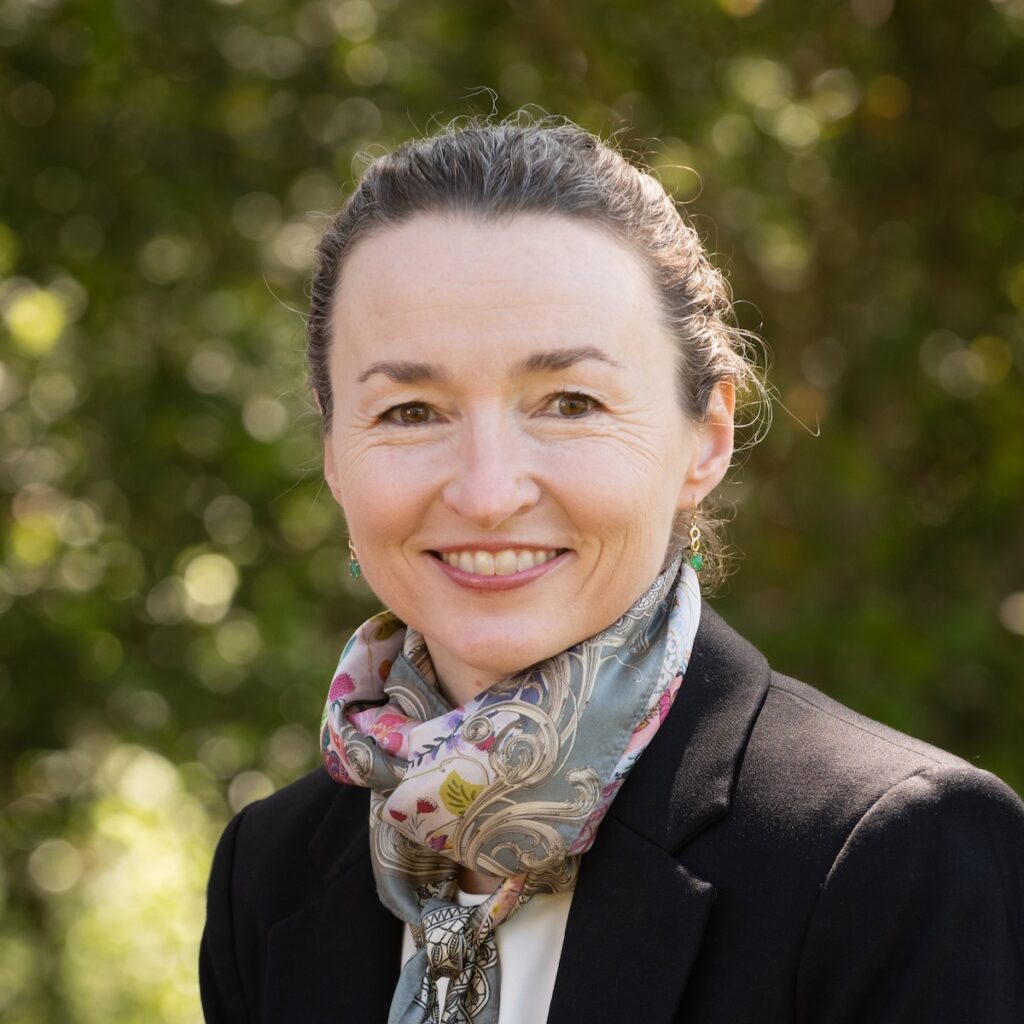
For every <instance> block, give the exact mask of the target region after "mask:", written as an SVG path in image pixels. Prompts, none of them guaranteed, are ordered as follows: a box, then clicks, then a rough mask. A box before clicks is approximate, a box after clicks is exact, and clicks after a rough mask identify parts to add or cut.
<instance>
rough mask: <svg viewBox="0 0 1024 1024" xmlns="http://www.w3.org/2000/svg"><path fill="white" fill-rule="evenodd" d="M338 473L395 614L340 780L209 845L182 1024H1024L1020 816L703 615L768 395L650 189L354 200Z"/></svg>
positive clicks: (479, 184) (474, 171) (689, 240)
mask: <svg viewBox="0 0 1024 1024" xmlns="http://www.w3.org/2000/svg"><path fill="white" fill-rule="evenodd" d="M318 255H319V263H318V267H317V270H316V274H315V277H314V281H313V288H312V308H311V312H310V317H309V325H308V331H309V361H310V367H311V381H312V385H313V390H314V393H315V395H316V398H317V401H318V404H319V407H320V410H321V413H322V416H323V432H324V467H325V476H326V479H327V482H328V484H329V486H330V489H331V492H332V494H333V495H334V497H335V499H336V500H337V501H338V503H339V505H340V506H341V507H342V509H343V510H344V513H345V518H346V520H347V523H348V526H349V531H350V536H351V545H352V562H351V569H352V571H353V573H354V574H358V575H361V576H362V577H364V578H365V580H366V582H367V583H368V584H369V586H370V587H371V588H372V589H373V591H374V593H375V594H376V595H377V596H378V597H379V598H380V600H381V601H382V603H383V604H384V605H385V606H386V607H387V608H388V609H389V612H387V613H385V614H383V615H381V616H378V617H375V618H374V619H371V620H370V621H369V622H368V623H366V624H364V625H363V626H362V627H360V628H359V629H358V630H357V631H356V633H355V634H354V636H353V638H352V640H351V641H350V642H349V644H348V646H347V647H346V649H345V651H344V653H343V654H342V657H341V661H340V664H339V666H338V670H337V671H336V673H335V675H334V678H333V680H332V682H331V685H330V690H329V693H328V700H327V706H326V709H325V713H324V721H323V731H322V741H323V753H324V763H325V767H326V769H327V770H326V771H323V770H320V771H317V772H314V773H313V774H312V775H310V776H307V777H306V778H304V779H301V780H299V781H298V782H296V783H295V784H293V785H292V786H289V787H287V788H286V789H284V790H282V791H281V792H279V793H277V794H276V795H274V796H272V797H271V798H269V799H268V800H265V801H262V802H260V803H257V804H254V805H252V806H250V807H248V808H246V810H244V811H243V812H242V813H241V814H239V815H238V816H237V817H236V818H235V820H234V821H233V822H232V823H231V824H230V826H229V827H228V829H227V830H226V832H225V834H224V837H223V838H222V840H221V843H220V846H219V848H218V852H217V855H216V858H215V862H214V867H213V873H212V877H211V882H210V904H209V916H208V921H207V928H206V932H205V935H204V940H203V947H202V954H201V972H202V994H203V1002H204V1007H205V1012H206V1015H207V1019H208V1020H209V1021H211V1022H214V1021H257V1020H259V1021H289V1022H295V1021H301V1022H314V1021H324V1022H326V1021H332V1022H341V1021H344V1022H382V1021H385V1020H387V1021H391V1022H393V1024H419V1022H423V1021H460V1022H462V1021H467V1022H468V1021H474V1022H479V1024H484V1022H486V1024H494V1022H499V1021H500V1022H501V1024H511V1022H539V1021H543V1020H545V1019H546V1020H549V1021H553V1022H562V1021H620V1020H625V1019H630V1020H637V1021H644V1022H657V1021H700V1022H703V1024H708V1022H712V1024H713V1022H719V1021H720V1022H723V1024H724V1022H729V1024H736V1022H741V1021H742V1022H746V1021H768V1022H774V1024H777V1022H785V1021H808V1022H810V1021H814V1022H854V1021H856V1022H864V1021H903V1022H906V1021H915V1022H916V1021H986V1022H1003V1021H1005V1022H1010V1021H1015V1022H1016V1021H1020V1020H1022V1019H1024V806H1022V804H1021V802H1020V801H1019V800H1018V799H1017V797H1016V796H1015V795H1014V794H1013V793H1012V792H1011V791H1010V790H1009V789H1008V788H1007V787H1006V786H1005V785H1003V784H1002V783H1001V782H999V780H997V779H996V778H994V777H993V776H991V775H989V774H988V773H985V772H982V771H979V770H977V769H975V768H973V767H971V766H970V765H968V764H966V763H965V762H963V761H961V760H960V759H958V758H956V757H954V756H952V755H950V754H947V753H945V752H943V751H940V750H937V749H935V748H933V747H930V746H928V745H926V744H924V743H921V742H918V741H916V740H913V739H910V738H909V737H906V736H903V735H900V734H899V733H896V732H894V731H892V730H890V729H887V728H886V727H885V726H883V725H880V724H878V723H875V722H872V721H869V720H867V719H864V718H862V717H861V716H859V715H857V714H855V713H854V712H852V711H850V710H848V709H846V708H844V707H842V706H841V705H839V704H837V703H835V702H834V701H831V700H829V699H828V698H827V697H825V696H823V695H822V694H820V693H818V692H817V691H815V690H813V689H811V688H810V687H808V686H806V685H805V684H803V683H801V682H798V681H796V680H794V679H790V678H787V677H785V676H783V675H780V674H778V673H776V672H773V671H772V670H771V669H770V667H769V666H768V664H767V662H766V661H765V659H764V657H763V656H762V655H761V654H760V653H759V652H758V651H757V650H755V649H754V648H753V647H752V646H751V645H750V644H749V643H747V642H746V641H745V640H744V639H743V638H742V637H740V636H739V635H737V634H736V633H735V632H734V631H733V630H732V629H731V628H730V627H729V626H728V625H727V624H726V623H725V622H723V621H722V619H721V618H719V616H718V615H717V614H716V613H715V612H714V611H712V610H711V609H710V608H709V607H708V606H707V605H706V604H704V603H702V601H701V599H700V590H699V587H698V579H701V580H706V579H707V578H708V574H709V572H711V571H713V570H714V568H715V554H716V549H715V545H714V544H713V543H712V536H711V531H710V530H709V523H708V520H707V518H706V516H705V514H704V513H703V512H702V511H701V508H702V503H704V504H705V505H706V499H707V497H708V495H709V494H710V493H711V492H712V491H713V490H714V488H715V487H716V485H717V484H718V483H719V482H720V481H721V480H722V478H723V476H724V474H725V472H726V470H727V468H728V465H729V462H730V458H731V456H732V452H733V422H734V415H735V406H736V395H737V392H740V393H746V392H749V391H750V389H751V387H754V388H755V390H756V387H757V378H756V374H755V373H754V371H753V370H752V368H751V366H750V364H749V363H748V361H747V359H746V356H745V350H744V346H743V344H742V339H741V337H740V336H739V334H738V332H737V331H735V330H734V329H733V328H731V327H730V326H729V325H728V319H727V318H728V316H729V312H730V303H729V300H728V296H727V292H726V288H725V285H724V283H723V281H722V278H721V277H720V275H719V274H718V273H717V272H716V271H715V270H714V269H713V268H712V267H711V265H710V263H709V261H708V259H707V256H706V254H705V253H704V252H703V250H702V248H701V246H700V243H699V241H698V240H697V238H696V235H695V234H694V232H693V230H692V228H691V227H690V226H689V225H688V224H686V223H685V222H684V221H683V220H682V219H681V217H680V215H679V213H678V212H677V210H676V208H675V206H674V204H673V203H672V201H671V200H670V199H669V198H668V197H667V196H666V195H665V193H664V191H663V190H662V188H661V186H660V185H659V184H658V183H657V182H656V181H655V180H654V179H653V178H651V177H650V176H648V175H646V174H644V173H642V172H641V171H639V170H637V169H635V168H633V167H632V166H631V165H629V164H628V163H627V162H626V161H625V160H624V159H623V158H622V157H621V156H620V155H619V154H617V153H616V152H615V151H613V150H612V149H611V148H609V147H608V146H606V145H605V144H603V143H601V142H599V141H598V140H596V139H594V138H593V137H592V136H590V135H588V134H586V133H585V132H583V131H582V130H580V129H578V128H576V127H575V126H573V125H571V124H564V123H559V124H552V123H543V124H527V125H524V124H521V123H505V124H486V123H485V124H472V125H470V126H468V127H466V128H464V129H462V130H451V131H445V132H442V133H441V134H440V135H439V136H436V137H434V138H430V139H426V140H422V141H415V142H411V143H408V144H406V145H405V146H403V147H401V148H400V149H399V150H397V151H396V152H395V153H393V154H391V155H390V156H385V157H382V158H381V159H379V160H377V161H376V162H375V163H374V164H372V165H371V166H370V168H369V169H368V170H367V172H366V174H365V176H364V177H363V179H362V181H361V183H360V184H359V186H358V187H357V189H356V191H355V194H354V195H353V196H352V197H351V199H350V200H349V201H348V203H347V204H346V206H345V207H344V209H343V210H342V211H341V212H340V213H339V214H338V215H337V216H336V217H335V218H334V220H333V221H332V222H331V223H330V225H329V226H328V228H327V230H326V232H325V233H324V236H323V239H322V241H321V243H320V247H319V252H318Z"/></svg>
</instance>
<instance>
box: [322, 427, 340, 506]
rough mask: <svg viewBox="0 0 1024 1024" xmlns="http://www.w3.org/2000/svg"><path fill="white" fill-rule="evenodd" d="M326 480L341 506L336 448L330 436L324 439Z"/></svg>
mask: <svg viewBox="0 0 1024 1024" xmlns="http://www.w3.org/2000/svg"><path fill="white" fill-rule="evenodd" d="M324 479H325V480H326V481H327V486H328V487H329V488H330V489H331V494H333V495H334V500H335V501H336V502H337V503H338V504H339V505H341V504H342V502H341V485H340V483H339V481H338V464H337V462H336V461H335V458H334V448H333V446H332V445H331V436H330V434H328V435H327V436H326V437H325V438H324ZM342 507H344V506H342Z"/></svg>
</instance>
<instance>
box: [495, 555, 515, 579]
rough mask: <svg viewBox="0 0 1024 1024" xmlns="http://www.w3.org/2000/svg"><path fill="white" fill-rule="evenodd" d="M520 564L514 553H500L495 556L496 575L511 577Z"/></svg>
mask: <svg viewBox="0 0 1024 1024" xmlns="http://www.w3.org/2000/svg"><path fill="white" fill-rule="evenodd" d="M518 564H519V562H518V559H517V558H516V553H515V552H514V551H499V552H498V553H497V554H496V555H495V556H494V575H495V576H511V575H512V573H514V572H515V571H516V566H517V565H518Z"/></svg>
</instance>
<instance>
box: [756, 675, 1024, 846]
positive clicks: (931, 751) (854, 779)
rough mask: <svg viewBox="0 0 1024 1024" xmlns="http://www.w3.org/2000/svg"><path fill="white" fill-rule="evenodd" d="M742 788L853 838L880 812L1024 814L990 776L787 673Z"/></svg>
mask: <svg viewBox="0 0 1024 1024" xmlns="http://www.w3.org/2000/svg"><path fill="white" fill-rule="evenodd" d="M741 786H742V790H743V793H745V794H746V795H748V796H750V797H753V798H754V801H753V802H754V803H755V804H760V805H762V806H763V809H764V810H765V811H766V812H767V813H769V814H770V815H771V816H772V818H773V819H774V820H775V821H777V822H789V823H790V824H791V825H797V824H802V825H806V826H808V827H813V829H814V830H815V831H816V832H817V833H819V834H820V833H821V832H822V830H823V829H825V828H827V827H830V830H834V833H835V834H836V835H848V834H849V833H850V832H851V831H852V830H853V829H854V828H855V827H856V826H857V824H858V823H859V822H860V820H861V818H862V817H864V816H865V815H867V814H869V813H871V812H873V813H874V814H876V815H880V816H882V818H887V817H889V816H898V815H901V814H907V813H910V812H911V811H914V812H915V813H918V814H923V815H927V814H928V813H935V812H936V811H937V809H939V808H941V813H942V815H943V817H944V819H945V821H946V822H947V823H948V822H949V821H950V816H952V815H955V814H964V813H966V812H968V811H969V809H970V808H971V807H972V806H976V807H978V808H982V807H996V806H1001V807H1004V808H1006V809H1007V810H1008V811H1010V812H1012V813H1018V812H1019V813H1022V814H1024V806H1022V805H1021V802H1020V800H1019V798H1018V797H1017V795H1016V794H1015V793H1014V792H1013V791H1012V790H1011V789H1010V788H1009V787H1008V786H1006V785H1005V784H1004V783H1003V782H1001V781H1000V780H999V779H998V778H996V777H995V776H994V775H992V774H991V773H989V772H986V771H983V770H981V769H979V768H976V767H975V766H973V765H971V764H970V763H969V762H967V761H965V760H963V759H962V758H960V757H957V756H956V755H955V754H951V753H949V752H948V751H945V750H942V749H940V748H939V747H936V746H933V745H932V744H930V743H926V742H924V741H922V740H918V739H915V738H914V737H912V736H908V735H906V734H905V733H902V732H899V731H897V730H896V729H892V728H890V727H888V726H886V725H884V724H882V723H881V722H877V721H874V720H873V719H870V718H867V717H866V716H864V715H861V714H858V713H857V712H856V711H853V710H852V709H850V708H848V707H846V706H845V705H843V704H840V703H839V702H838V701H836V700H833V699H831V698H830V697H828V696H826V695H825V694H823V693H821V692H820V691H818V690H816V689H815V688H814V687H812V686H809V685H807V684H806V683H803V682H800V681H799V680H796V679H792V678H790V677H789V676H785V675H782V674H780V673H778V672H773V673H772V676H771V681H770V684H769V686H768V690H767V693H766V696H765V701H764V704H763V706H762V708H761V711H760V713H759V715H758V717H757V721H756V723H755V725H754V728H753V730H752V732H751V735H750V740H749V743H748V746H747V751H746V754H745V757H744V765H743V769H742V772H741ZM928 808H931V809H932V810H931V812H929V811H928Z"/></svg>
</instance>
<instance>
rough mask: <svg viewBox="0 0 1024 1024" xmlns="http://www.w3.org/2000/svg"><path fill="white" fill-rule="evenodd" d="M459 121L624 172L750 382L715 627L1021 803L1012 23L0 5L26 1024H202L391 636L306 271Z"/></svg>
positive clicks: (592, 6) (591, 10) (11, 766)
mask: <svg viewBox="0 0 1024 1024" xmlns="http://www.w3.org/2000/svg"><path fill="white" fill-rule="evenodd" d="M484 87H485V88H488V89H491V90H493V91H494V95H495V100H494V106H495V108H496V111H497V113H499V114H506V113H509V112H511V111H513V110H515V109H516V108H518V107H520V106H521V105H524V104H527V105H528V104H537V105H538V106H539V107H540V108H543V109H544V110H548V111H551V112H555V113H561V114H566V115H569V116H570V117H572V118H574V119H575V120H577V121H579V122H580V123H582V124H583V125H584V126H585V127H587V128H589V129H592V130H594V131H597V132H599V133H601V134H603V135H609V134H615V136H616V137H617V138H618V140H619V141H620V144H621V145H622V146H623V147H624V148H626V149H627V150H629V151H631V152H634V153H636V154H639V155H640V156H642V158H643V159H645V160H647V161H648V162H649V163H650V164H651V165H652V166H653V167H654V168H655V169H656V171H657V173H658V174H659V176H660V177H661V179H662V180H663V181H664V182H665V184H666V186H667V187H669V188H670V189H671V190H673V191H674V193H675V194H676V195H677V197H678V198H679V199H680V200H681V201H684V202H686V203H687V205H688V208H689V210H690V212H691V215H692V216H693V217H694V218H695V220H696V223H697V225H698V227H699V230H700V233H701V235H702V237H704V238H705V240H706V243H707V245H708V247H709V248H710V249H711V251H712V252H714V253H715V260H716V263H717V264H718V265H719V266H720V267H722V268H723V269H724V270H725V271H726V272H727V274H728V276H729V279H730V281H731V283H732V286H733V289H734V292H735V295H736V298H737V299H738V300H740V302H739V305H738V307H737V316H738V320H739V323H740V324H741V325H742V326H744V327H746V328H748V329H751V330H755V331H757V332H759V333H760V334H761V335H762V336H763V337H764V338H765V340H766V342H767V345H768V347H769V349H770V351H771V353H772V366H771V370H770V380H771V382H772V384H773V385H774V387H775V388H776V389H777V395H778V401H777V403H776V405H775V410H774V411H775V420H774V423H773V425H772V427H771V429H770V431H769V432H768V434H767V436H766V438H765V439H764V440H763V441H762V442H761V443H760V444H758V445H757V446H756V447H754V448H752V449H751V450H750V451H749V453H747V454H746V455H744V456H743V457H742V459H740V460H739V462H740V464H739V466H738V467H737V471H736V472H735V473H734V475H733V481H732V482H731V483H729V484H727V485H726V486H725V487H724V488H723V489H722V495H721V497H722V500H723V502H724V503H725V504H726V506H727V507H729V508H731V509H734V522H733V524H732V526H731V528H730V539H731V541H732V543H733V545H734V546H735V548H736V549H737V550H738V552H739V553H740V555H741V557H740V558H739V559H738V563H737V564H738V569H737V571H736V573H735V574H734V575H733V576H732V577H731V578H730V580H729V582H728V584H727V585H726V587H725V588H723V590H722V592H721V593H720V595H719V596H717V597H716V598H715V599H714V600H715V604H716V607H717V608H718V609H719V610H720V611H721V612H722V613H723V615H724V616H725V617H726V618H727V619H728V620H729V621H730V622H731V623H732V624H733V625H735V626H736V627H737V628H738V629H740V631H741V632H744V633H745V634H746V635H747V636H749V638H750V639H751V640H753V641H754V642H755V643H756V644H758V645H759V646H760V647H761V648H762V649H763V650H764V651H765V653H766V654H767V655H768V656H769V658H770V659H771V660H772V662H773V664H774V665H775V667H777V668H779V669H780V670H782V671H785V672H787V673H789V674H791V675H795V676H798V677H800V678H803V679H805V680H807V681H808V682H810V683H812V684H814V685H816V686H818V687H819V688H820V689H823V690H824V691H826V692H827V693H829V694H831V695H833V696H835V697H836V698H838V699H840V700H842V701H844V702H846V703H848V704H850V705H851V706H853V707H854V708H856V709H858V710H860V711H862V712H864V713H866V714H868V715H871V716H873V717H877V718H880V719H881V720H883V721H885V722H887V723H889V724H890V725H893V726H895V727H897V728H899V729H903V730H906V731H908V732H911V733H913V734H915V735H918V736H921V737H923V738H925V739H928V740H930V741H932V742H934V743H937V744H939V745H941V746H944V747H947V748H949V749H951V750H953V751H955V752H956V753H958V754H960V755H962V756H963V757H965V758H967V759H969V760H970V761H972V762H973V763H975V764H977V765H979V766H981V767H983V768H987V769H990V770H992V771H994V772H996V773H998V774H1000V775H1001V776H1003V777H1004V778H1005V779H1006V780H1007V781H1008V782H1010V783H1011V784H1012V785H1013V786H1015V787H1016V788H1017V789H1018V791H1021V790H1024V744H1022V734H1024V686H1022V682H1024V679H1022V676H1024V534H1022V530H1021V517H1022V507H1024V429H1022V428H1024V386H1022V371H1024V232H1022V215H1021V210H1022V206H1024V3H1022V0H999V2H995V0H993V2H988V0H979V2H970V0H969V2H964V3H957V4H945V5H938V6H937V5H935V4H928V3H925V2H924V0H908V2H901V3H897V4H894V3H892V0H850V2H841V3H840V2H837V3H831V4H807V3H801V4H798V3H795V2H781V0H780V2H773V0H764V2H757V0H719V2H717V3H714V2H710V0H706V2H694V3H681V2H675V3H667V2H659V0H644V2H642V3H636V4H625V3H622V2H610V0H605V2H600V0H597V2H590V3H583V2H572V0H568V2H563V3H558V4H554V3H541V2H534V0H516V2H511V3H489V2H481V3H476V4H469V3H454V2H451V0H446V2H435V0H418V2H412V0H377V2H375V3H369V2H366V0H342V2H334V0H310V2H306V3H298V2H285V0H232V2H228V0H186V2H182V3H169V2H159V0H123V2H118V3H115V2H110V0H89V2H85V0H63V2H62V0H0V133H2V134H0V432H2V439H3V451H2V463H0V489H2V490H3V492H4V498H5V500H4V501H2V502H0V528H2V530H3V534H4V548H3V563H2V566H0V662H2V666H0V806H2V808H3V811H2V822H0V852H2V860H0V912H2V924H0V1015H2V1016H3V1019H4V1020H5V1021H6V1022H10V1024H17V1022H33V1024H34V1022H42V1021H60V1022H64V1021H83V1022H85V1021H93V1020H95V1021H97V1022H99V1021H103V1022H108V1021H110V1020H117V1021H134V1020H139V1021H152V1020H161V1021H165V1022H178V1021H196V1020H198V1019H199V1011H198V1001H197V997H196V992H195V985H196V982H195V968H194V963H195V956H196V945H197V942H198V933H199V930H200V928H201V926H202V917H203V907H202V898H203V895H202V889H203V885H204V883H205V878H206V871H207V869H208V864H209V857H210V854H211V850H212V843H213V842H214V841H215V839H216V836H217V834H218V833H219V830H220V828H221V827H222V825H223V823H224V821H225V820H226V817H227V816H228V815H229V814H230V813H231V811H232V809H238V808H240V807H241V806H243V805H244V804H245V803H247V802H248V801H250V800H252V799H254V798H256V797H259V796H261V795H265V794H266V793H268V792H270V791H271V790H272V789H273V788H274V787H276V786H278V785H281V784H283V783H285V782H287V781H289V780H290V779H292V778H294V777H295V776H296V775H298V774H300V773H301V772H304V771H306V770H308V769H309V768H311V767H313V766H314V765H315V763H316V729H317V725H318V721H319V714H320V709H321V705H322V701H323V699H324V694H325V691H326V685H327V682H328V679H329V675H330V672H331V670H332V669H333V666H334V664H335V660H336V658H337V654H338V652H339V650H340V646H341V642H342V640H343V639H344V637H345V634H346V631H347V630H350V629H351V628H352V627H354V626H355V625H356V624H357V623H358V622H359V621H361V620H362V619H363V618H365V617H366V615H367V614H368V613H370V612H371V611H373V610H374V607H375V606H374V604H373V601H372V598H371V596H370V595H369V594H368V593H367V591H366V590H365V588H364V586H363V585H362V584H360V583H357V582H355V581H352V580H350V579H349V578H348V577H347V575H346V563H347V557H346V553H345V534H344V524H343V523H342V521H341V517H340V514H339V513H338V512H337V510H336V508H335V507H334V505H333V503H332V501H331V500H330V496H329V494H328V493H327V492H326V490H325V488H323V486H322V480H321V475H320V453H319V442H318V434H317V420H316V416H315V414H314V409H313V406H312V403H311V401H310V399H309V398H308V396H307V395H306V392H305V388H304V383H303V374H304V368H303V355H302V353H303V343H304V339H303V321H302V314H303V312H304V310H305V307H306V298H305V289H306V281H307V277H308V272H309V268H310V257H311V250H312V246H313V243H314V240H315V237H316V234H317V231H318V228H319V226H320V225H321V224H322V223H323V219H324V215H325V214H326V213H329V212H331V211H333V210H335V209H337V207H338V205H339V204H340V202H341V201H342V199H343V197H344V194H345V191H346V189H347V188H348V187H349V186H350V185H351V182H352V181H353V179H354V178H355V177H356V176H358V173H359V170H360V168H361V167H362V166H363V165H364V163H365V154H367V153H369V154H371V155H372V154H374V153H376V152H381V151H383V150H384V149H385V148H387V147H389V146H391V145H393V144H395V143H396V142H398V141H400V140H401V139H403V138H405V137H408V136H410V135H414V134H421V133H423V132H426V131H429V130H430V129H431V127H432V126H436V125H437V124H440V123H445V122H447V121H448V120H450V119H451V118H453V117H457V116H463V115H466V114H467V113H472V112H474V111H483V112H488V111H490V110H491V107H492V99H491V95H490V94H489V93H487V92H484V91H482V89H483V88H484ZM747 436H748V437H749V436H750V433H749V432H748V435H747Z"/></svg>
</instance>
